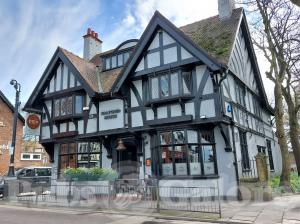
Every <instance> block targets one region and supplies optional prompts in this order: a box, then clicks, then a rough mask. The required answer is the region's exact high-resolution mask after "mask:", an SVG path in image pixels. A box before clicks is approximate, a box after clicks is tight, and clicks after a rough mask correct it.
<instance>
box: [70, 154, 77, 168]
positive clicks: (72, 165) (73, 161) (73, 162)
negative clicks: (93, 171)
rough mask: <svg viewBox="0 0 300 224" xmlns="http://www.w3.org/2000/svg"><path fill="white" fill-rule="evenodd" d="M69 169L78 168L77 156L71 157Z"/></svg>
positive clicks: (72, 155)
mask: <svg viewBox="0 0 300 224" xmlns="http://www.w3.org/2000/svg"><path fill="white" fill-rule="evenodd" d="M69 167H70V168H77V155H76V154H71V155H69Z"/></svg>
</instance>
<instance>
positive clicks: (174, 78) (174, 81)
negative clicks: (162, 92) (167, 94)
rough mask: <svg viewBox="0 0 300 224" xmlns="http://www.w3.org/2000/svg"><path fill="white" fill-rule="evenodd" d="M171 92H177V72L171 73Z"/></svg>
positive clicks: (173, 93)
mask: <svg viewBox="0 0 300 224" xmlns="http://www.w3.org/2000/svg"><path fill="white" fill-rule="evenodd" d="M171 92H172V95H178V94H179V86H178V73H173V74H171Z"/></svg>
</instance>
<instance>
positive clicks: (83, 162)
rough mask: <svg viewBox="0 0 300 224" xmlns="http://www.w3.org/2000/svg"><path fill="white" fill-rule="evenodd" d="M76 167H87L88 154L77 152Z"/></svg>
mask: <svg viewBox="0 0 300 224" xmlns="http://www.w3.org/2000/svg"><path fill="white" fill-rule="evenodd" d="M78 167H89V154H78Z"/></svg>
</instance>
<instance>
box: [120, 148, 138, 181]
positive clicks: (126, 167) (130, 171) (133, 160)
mask: <svg viewBox="0 0 300 224" xmlns="http://www.w3.org/2000/svg"><path fill="white" fill-rule="evenodd" d="M117 154H118V160H117V161H118V172H119V178H120V179H126V180H137V179H139V168H140V164H139V161H138V156H137V148H136V147H133V146H130V147H127V148H126V150H124V151H121V152H117Z"/></svg>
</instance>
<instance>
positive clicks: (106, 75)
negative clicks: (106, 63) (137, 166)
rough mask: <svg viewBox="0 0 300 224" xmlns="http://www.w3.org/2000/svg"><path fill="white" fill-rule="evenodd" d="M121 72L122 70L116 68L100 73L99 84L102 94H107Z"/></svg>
mask: <svg viewBox="0 0 300 224" xmlns="http://www.w3.org/2000/svg"><path fill="white" fill-rule="evenodd" d="M121 71H122V68H116V69H112V70H108V71H104V72H101V73H100V83H101V87H102V91H103V93H108V92H110V91H111V88H112V86H113V84H114V83H115V81H116V80H117V79H118V77H119V76H120V74H121Z"/></svg>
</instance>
